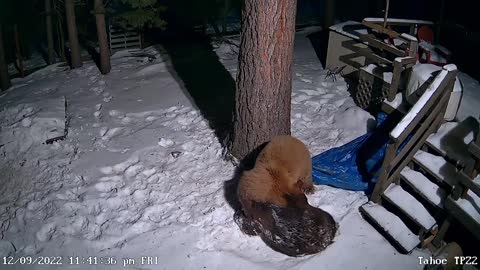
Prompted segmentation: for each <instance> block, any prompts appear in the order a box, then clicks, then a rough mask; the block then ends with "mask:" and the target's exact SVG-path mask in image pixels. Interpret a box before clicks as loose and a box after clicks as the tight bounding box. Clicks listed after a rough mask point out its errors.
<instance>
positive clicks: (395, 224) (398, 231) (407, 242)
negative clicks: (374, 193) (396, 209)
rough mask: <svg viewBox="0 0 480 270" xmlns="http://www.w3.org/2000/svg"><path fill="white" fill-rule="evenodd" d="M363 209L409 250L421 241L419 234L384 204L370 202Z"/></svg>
mask: <svg viewBox="0 0 480 270" xmlns="http://www.w3.org/2000/svg"><path fill="white" fill-rule="evenodd" d="M362 209H363V210H364V211H365V212H366V213H367V215H369V216H370V217H371V218H372V219H373V220H375V222H376V223H377V224H378V225H379V226H380V227H382V228H383V230H385V232H386V233H388V234H389V235H390V236H391V237H392V238H393V239H394V240H395V242H397V243H398V244H399V245H400V246H401V247H402V248H403V249H405V250H406V251H407V252H408V251H410V250H412V249H414V248H415V247H416V246H417V245H418V244H419V243H420V240H419V238H418V236H417V235H415V234H414V233H413V232H412V231H411V230H410V229H409V228H408V227H407V226H406V225H405V224H404V223H403V221H402V220H401V219H400V218H399V217H398V216H396V215H394V214H392V213H391V212H389V211H387V210H386V209H385V208H383V206H381V205H378V204H375V203H373V202H368V203H367V204H365V205H362Z"/></svg>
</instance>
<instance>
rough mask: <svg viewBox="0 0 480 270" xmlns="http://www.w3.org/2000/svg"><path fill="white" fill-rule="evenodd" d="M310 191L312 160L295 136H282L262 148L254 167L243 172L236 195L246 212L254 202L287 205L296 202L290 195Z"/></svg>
mask: <svg viewBox="0 0 480 270" xmlns="http://www.w3.org/2000/svg"><path fill="white" fill-rule="evenodd" d="M313 191H314V186H313V182H312V160H311V156H310V152H309V151H308V148H307V147H306V146H305V144H304V143H303V142H302V141H300V140H299V139H297V138H294V137H292V136H288V135H281V136H276V137H274V138H273V139H272V140H271V141H270V142H269V143H268V144H267V145H266V146H265V148H263V150H262V151H261V152H260V153H259V155H258V157H257V159H256V161H255V165H254V167H253V169H251V170H249V171H245V172H243V174H242V176H241V177H240V180H239V184H238V191H237V195H238V199H239V201H240V204H241V205H242V208H243V209H244V210H245V212H246V213H248V212H249V209H250V208H251V207H252V203H253V202H256V203H270V204H273V205H276V206H279V207H287V206H288V205H292V203H293V204H295V202H297V201H298V200H293V202H292V200H291V198H292V196H293V197H294V196H300V195H303V194H305V193H307V194H308V193H312V192H313ZM300 201H301V200H300Z"/></svg>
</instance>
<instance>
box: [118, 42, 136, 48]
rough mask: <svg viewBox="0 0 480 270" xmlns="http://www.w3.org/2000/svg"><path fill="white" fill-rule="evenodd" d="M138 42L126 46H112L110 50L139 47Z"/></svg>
mask: <svg viewBox="0 0 480 270" xmlns="http://www.w3.org/2000/svg"><path fill="white" fill-rule="evenodd" d="M139 46H140V42H134V43H127V44H117V45H112V46H111V48H112V49H118V48H132V47H139Z"/></svg>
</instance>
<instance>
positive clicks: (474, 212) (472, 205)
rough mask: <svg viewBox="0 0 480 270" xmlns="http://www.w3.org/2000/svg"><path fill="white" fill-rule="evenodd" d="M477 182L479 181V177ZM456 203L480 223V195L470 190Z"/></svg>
mask: <svg viewBox="0 0 480 270" xmlns="http://www.w3.org/2000/svg"><path fill="white" fill-rule="evenodd" d="M476 182H477V183H478V178H477V181H476ZM454 203H455V204H457V205H458V206H459V207H460V208H462V209H463V210H464V211H465V213H467V214H468V215H469V216H471V217H472V218H473V220H475V221H476V222H477V223H479V224H480V197H478V195H477V194H475V193H474V192H473V191H471V190H469V191H467V194H466V195H465V197H464V198H459V199H458V200H456V201H454Z"/></svg>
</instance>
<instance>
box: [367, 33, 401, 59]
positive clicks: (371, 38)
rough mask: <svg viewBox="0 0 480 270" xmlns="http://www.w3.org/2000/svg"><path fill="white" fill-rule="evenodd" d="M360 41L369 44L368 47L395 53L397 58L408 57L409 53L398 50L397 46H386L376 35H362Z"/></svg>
mask: <svg viewBox="0 0 480 270" xmlns="http://www.w3.org/2000/svg"><path fill="white" fill-rule="evenodd" d="M360 40H362V41H365V42H367V43H368V45H370V46H373V47H376V48H379V49H381V50H385V51H387V52H390V53H393V54H395V55H396V56H407V55H408V53H406V52H405V51H403V50H400V49H397V48H396V47H395V46H392V45H389V44H386V43H384V42H382V41H379V40H377V39H376V38H375V36H374V35H372V34H363V35H360Z"/></svg>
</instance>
